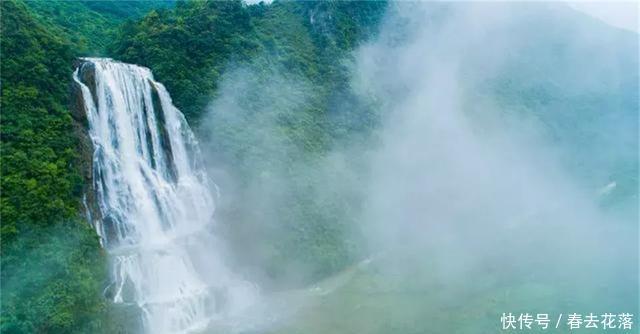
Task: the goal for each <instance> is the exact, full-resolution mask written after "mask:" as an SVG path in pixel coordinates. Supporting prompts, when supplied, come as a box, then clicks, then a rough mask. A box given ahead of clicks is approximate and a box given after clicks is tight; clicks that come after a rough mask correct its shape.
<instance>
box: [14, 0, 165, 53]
mask: <svg viewBox="0 0 640 334" xmlns="http://www.w3.org/2000/svg"><path fill="white" fill-rule="evenodd" d="M172 3H173V1H170V0H150V1H141V0H133V1H132V0H122V1H91V0H89V1H81V0H77V1H65V0H29V1H26V2H25V4H26V5H27V6H28V7H29V9H31V11H32V12H33V13H34V14H35V16H36V18H37V19H38V20H39V21H40V22H43V23H46V24H47V28H48V29H54V31H55V33H56V35H58V36H62V37H64V38H65V39H66V40H68V41H70V42H71V43H72V44H73V45H74V47H75V49H76V50H75V53H76V54H80V55H90V56H98V55H102V54H103V53H104V47H105V45H106V44H107V43H108V41H109V40H111V39H112V37H113V33H114V31H115V29H116V27H117V26H118V24H120V23H121V22H123V21H124V20H126V19H130V18H137V17H141V16H143V15H144V14H145V13H147V12H149V11H150V10H152V9H155V8H163V7H169V6H170V5H172Z"/></svg>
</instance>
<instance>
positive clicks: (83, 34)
mask: <svg viewBox="0 0 640 334" xmlns="http://www.w3.org/2000/svg"><path fill="white" fill-rule="evenodd" d="M78 6H79V3H75V2H47V3H45V2H28V3H26V4H25V3H23V2H21V1H14V0H7V1H2V2H1V9H2V23H1V34H2V38H1V41H0V51H1V56H2V62H1V68H0V70H1V73H0V78H1V81H2V93H1V97H0V109H1V112H2V115H1V117H2V119H1V120H2V128H1V129H0V130H1V131H0V140H1V141H0V143H1V151H2V154H1V155H0V163H1V168H2V169H1V171H2V182H1V183H0V192H1V195H0V201H1V206H0V214H1V217H2V227H1V238H2V244H1V253H2V260H1V261H2V262H1V265H2V272H1V284H2V297H1V298H2V315H1V325H0V326H1V327H0V330H1V331H2V332H3V333H72V332H82V333H89V332H90V333H99V332H106V333H114V332H116V329H115V326H116V324H115V322H113V321H109V319H110V314H111V312H113V310H111V309H110V306H109V305H108V303H107V302H106V300H105V299H104V297H103V296H102V295H101V292H102V289H103V286H104V284H105V282H106V272H105V271H106V263H105V260H106V258H105V256H104V254H103V252H102V250H101V248H100V245H99V243H98V239H97V236H96V234H95V232H94V231H93V229H92V228H91V227H90V226H89V225H88V224H87V222H86V221H84V220H82V219H80V218H78V216H79V213H80V210H81V204H80V202H81V196H82V191H83V186H84V180H83V179H82V177H81V173H80V170H79V168H80V167H79V166H81V165H82V164H81V161H80V159H83V158H86V157H81V156H80V155H79V154H78V151H79V142H78V138H77V136H76V134H77V132H76V130H75V128H74V123H73V120H72V117H71V114H70V112H69V108H68V104H69V82H70V79H71V73H72V71H73V67H72V63H73V59H74V57H76V56H77V52H79V51H78V50H87V44H86V43H85V42H83V41H88V40H91V37H92V36H95V37H100V36H103V35H100V34H99V33H98V31H100V30H102V29H105V28H106V27H105V25H106V24H107V23H108V22H107V21H104V20H103V19H102V18H101V16H99V15H98V16H94V15H93V14H91V13H89V12H87V11H86V10H84V11H81V9H82V8H80V7H78ZM30 8H35V9H37V10H40V15H35V14H34V13H33V12H31V9H30ZM45 9H46V11H45ZM43 15H44V16H46V17H47V19H44V17H43ZM74 15H78V16H76V18H81V19H79V20H74V19H73V17H74ZM93 19H95V21H92V20H93ZM64 22H66V23H68V24H69V25H64V24H63V23H64ZM91 22H93V23H92V24H93V26H88V25H87V24H89V23H91ZM54 23H56V24H58V23H60V25H54ZM74 24H78V25H77V26H76V25H74ZM109 24H110V23H109ZM98 43H101V42H100V41H98ZM95 45H98V44H95ZM95 45H94V46H95Z"/></svg>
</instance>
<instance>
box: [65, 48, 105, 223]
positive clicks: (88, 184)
mask: <svg viewBox="0 0 640 334" xmlns="http://www.w3.org/2000/svg"><path fill="white" fill-rule="evenodd" d="M73 65H74V66H73V67H74V68H75V69H77V70H78V72H79V73H78V77H79V79H80V80H81V81H82V82H83V83H84V84H85V85H87V87H89V90H90V91H91V94H92V95H93V98H94V101H97V97H96V93H95V87H96V83H95V65H94V64H92V63H90V62H87V61H85V60H82V59H76V60H75V61H74V64H73ZM70 85H71V88H70V90H71V91H70V99H69V100H70V103H69V110H70V111H71V117H72V118H73V131H74V135H75V136H76V137H77V138H78V155H79V159H78V163H79V166H78V167H79V170H80V174H81V176H82V179H83V189H82V193H83V205H84V210H83V211H84V212H82V214H83V216H84V218H85V219H86V220H87V221H88V222H89V223H90V224H91V225H92V226H94V227H95V222H96V220H99V219H101V213H100V210H99V208H98V203H97V200H96V197H95V192H94V188H93V182H94V180H93V150H94V148H93V143H92V142H91V138H90V137H89V120H88V119H87V110H86V107H85V103H84V97H83V96H82V88H81V87H80V85H79V84H78V83H77V82H76V81H75V80H73V79H72V80H71V84H70Z"/></svg>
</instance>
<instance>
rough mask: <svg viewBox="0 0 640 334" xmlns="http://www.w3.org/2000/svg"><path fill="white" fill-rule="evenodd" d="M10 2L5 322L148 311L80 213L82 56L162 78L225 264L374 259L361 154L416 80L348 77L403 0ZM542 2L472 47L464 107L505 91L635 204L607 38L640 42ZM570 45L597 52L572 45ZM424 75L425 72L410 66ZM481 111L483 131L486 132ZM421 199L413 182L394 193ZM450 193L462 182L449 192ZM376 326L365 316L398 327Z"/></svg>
mask: <svg viewBox="0 0 640 334" xmlns="http://www.w3.org/2000/svg"><path fill="white" fill-rule="evenodd" d="M0 6H1V7H0V10H1V12H0V15H1V30H0V35H1V38H0V59H1V61H0V64H1V66H0V80H1V81H0V82H1V85H2V86H1V90H2V91H1V97H0V112H1V114H0V120H1V128H0V145H1V146H0V153H1V154H0V166H1V176H2V180H1V183H0V210H1V211H0V215H1V235H0V237H1V248H0V251H1V254H0V256H1V277H0V282H1V291H2V292H1V318H0V332H2V333H7V334H8V333H131V332H136V328H138V327H139V326H140V324H139V323H138V322H139V320H138V319H137V314H136V311H134V310H132V308H131V307H129V306H127V305H121V304H114V303H113V302H111V301H110V300H109V299H108V298H106V296H105V295H106V294H107V292H106V291H109V290H108V289H109V285H110V281H109V280H110V278H109V270H108V268H109V256H108V253H107V251H105V250H104V249H103V248H102V247H101V244H100V240H99V237H98V235H97V234H96V232H95V230H94V228H93V227H92V226H91V225H90V224H89V223H88V219H87V215H88V209H87V204H86V202H87V193H88V192H89V191H91V182H92V181H91V177H92V176H91V163H92V162H91V154H92V148H90V147H88V146H87V140H88V139H87V135H86V128H87V124H86V116H83V115H78V114H75V113H74V108H75V107H74V106H75V105H76V104H77V103H78V101H75V100H74V99H73V94H72V92H73V86H72V73H73V71H74V69H75V67H76V66H77V64H78V59H79V58H81V57H109V58H113V59H115V60H118V61H122V62H126V63H131V64H136V65H139V66H144V67H148V68H149V69H151V70H152V72H153V76H154V78H155V80H157V81H158V82H160V83H162V84H163V85H164V86H166V89H167V91H168V92H169V93H170V95H171V98H172V100H173V104H175V106H176V107H177V108H178V109H180V111H181V112H182V113H183V114H184V115H185V117H186V119H187V121H188V123H189V124H190V126H191V128H192V129H193V130H194V132H195V135H196V137H197V138H198V141H199V143H200V150H201V151H202V155H203V156H204V161H203V163H204V164H205V165H206V166H207V167H208V169H209V170H210V174H212V179H213V180H214V181H215V182H216V183H218V185H219V186H220V188H221V199H220V201H219V203H217V207H216V220H217V221H218V222H219V225H217V226H216V229H217V230H216V233H217V234H218V235H219V236H220V238H221V239H223V240H225V247H227V250H228V252H229V253H230V254H232V255H229V257H228V258H229V261H230V262H231V263H232V266H237V267H243V268H249V269H246V270H245V271H243V274H245V275H246V276H249V277H259V278H260V281H261V285H262V286H261V289H263V290H265V291H280V290H285V289H298V288H302V287H306V286H309V285H310V284H314V282H319V281H322V280H324V279H327V278H329V277H332V275H335V274H336V273H341V272H343V271H344V270H345V269H346V270H350V269H349V268H352V267H353V266H354V265H355V264H357V263H360V262H361V261H363V260H364V259H367V258H369V256H370V255H371V251H370V248H371V240H368V239H367V235H366V234H367V232H366V231H365V232H363V229H367V226H369V225H366V224H363V223H362V221H363V220H366V219H365V218H363V217H369V218H370V216H368V215H363V213H362V212H363V211H367V210H369V209H370V207H369V206H368V205H371V203H372V202H371V201H368V197H370V196H368V195H367V193H368V192H370V191H375V189H374V187H373V186H371V187H369V183H368V180H369V179H370V178H372V177H373V175H377V174H375V173H376V170H372V168H371V167H370V166H369V165H368V162H369V161H371V159H372V156H373V157H375V156H374V155H373V154H374V153H373V152H374V151H375V150H376V149H379V148H380V147H382V148H384V147H386V146H385V142H384V140H385V139H384V138H386V137H385V133H384V131H383V129H384V126H383V125H384V124H385V122H389V119H391V120H395V119H394V118H389V117H391V116H390V115H392V114H391V112H390V111H389V109H390V108H389V105H393V103H396V102H397V101H396V99H397V100H403V97H404V96H405V95H403V94H404V93H403V91H405V90H406V91H409V90H410V88H409V87H408V86H410V84H408V85H406V86H402V84H398V85H396V84H397V83H395V82H393V83H392V84H389V86H388V87H387V86H384V85H383V84H382V83H380V87H377V88H379V91H378V92H382V93H381V94H378V95H375V94H373V93H372V92H371V91H367V90H363V89H361V87H360V86H359V85H358V82H357V81H354V80H353V78H354V77H356V76H357V75H359V74H360V73H358V72H357V70H356V68H357V66H356V63H362V62H366V61H369V60H370V59H369V58H366V56H362V53H358V52H359V50H361V48H362V47H363V46H367V45H369V43H372V42H373V41H376V40H377V39H378V38H380V36H383V37H384V38H383V40H384V41H385V42H386V43H388V45H391V46H390V47H389V48H390V49H389V50H395V49H394V48H396V47H397V48H398V49H399V48H400V47H399V45H403V44H402V43H407V41H410V38H409V37H406V36H405V35H402V34H400V33H397V34H387V35H384V34H383V33H382V29H383V28H386V29H391V28H389V27H390V26H391V27H393V29H397V30H394V31H400V32H403V31H405V30H406V31H409V30H411V29H414V28H413V27H414V25H417V24H419V23H420V22H418V23H416V22H413V21H411V20H410V19H407V18H406V17H405V16H403V15H406V16H407V17H408V14H407V13H405V12H402V11H401V10H399V9H398V8H397V7H396V5H395V4H393V3H388V2H387V1H279V0H275V1H273V2H270V3H264V2H259V3H255V4H247V3H245V2H243V1H240V0H233V1H184V0H176V1H172V0H155V1H91V0H87V1H80V0H78V1H52V0H3V1H0ZM440 10H441V9H438V10H435V11H434V12H433V13H430V14H429V15H428V16H427V17H428V18H429V21H428V22H427V23H425V24H426V26H427V27H431V26H433V27H436V26H437V25H438V24H439V22H441V17H444V16H445V15H446V13H447V11H448V9H445V10H442V11H440ZM531 12H532V13H534V12H535V11H531ZM535 13H537V12H535ZM393 15H396V16H393ZM439 15H442V16H439ZM563 15H564V14H563ZM389 16H391V17H392V18H393V19H397V18H398V17H399V18H400V19H397V21H398V22H401V24H398V25H397V26H396V25H392V24H390V22H391V23H393V22H396V21H394V20H392V19H388V17H389ZM550 17H552V18H550V19H548V22H544V23H545V24H546V26H545V29H548V31H553V32H554V34H548V33H547V30H544V29H541V30H540V31H538V30H536V29H525V28H522V26H517V27H519V28H517V29H522V31H520V30H517V29H514V31H516V32H517V33H519V34H520V35H518V38H517V39H515V40H509V43H513V45H516V47H514V48H513V49H509V50H508V52H505V53H504V54H507V56H504V57H505V58H506V60H504V63H503V64H501V67H500V69H499V70H496V71H494V72H491V76H488V77H485V76H483V75H484V74H483V73H485V72H483V71H485V70H486V68H488V67H490V66H491V65H490V64H489V62H485V61H484V60H486V59H489V58H491V57H492V55H490V54H491V52H492V51H491V48H499V47H500V46H499V45H497V44H498V43H496V45H490V46H489V47H486V48H484V47H478V48H477V49H475V51H474V54H473V56H474V57H476V58H473V59H472V60H469V61H465V62H464V63H463V64H462V65H461V66H460V69H459V71H460V73H461V74H460V75H461V77H464V78H474V82H476V81H477V82H479V84H478V86H477V87H480V88H477V87H476V86H473V87H472V88H470V87H471V86H464V87H463V89H466V91H465V94H467V95H465V97H466V98H465V99H461V102H460V104H461V105H463V106H464V108H466V109H465V110H468V111H469V117H470V119H472V120H476V119H477V120H478V123H482V122H481V120H480V119H481V116H479V115H481V114H480V113H479V112H477V111H478V110H480V109H481V108H482V107H483V106H484V104H483V103H485V102H486V101H487V99H488V96H491V99H492V104H493V105H497V106H500V107H503V108H504V109H505V110H509V111H507V112H505V114H506V116H505V114H499V116H497V117H498V118H500V117H506V118H508V117H511V116H512V115H513V114H518V113H522V114H524V115H527V117H528V118H527V120H534V121H535V124H542V125H543V129H544V130H543V131H541V133H542V135H544V136H547V137H548V138H550V142H551V144H552V146H553V147H554V150H555V151H553V154H558V156H560V158H558V161H559V165H561V166H563V168H566V169H567V170H570V171H571V172H572V175H574V176H575V179H576V180H577V181H576V184H579V185H580V186H579V188H580V189H581V191H582V190H584V189H587V190H588V191H589V192H594V190H593V189H596V188H598V187H601V186H602V185H606V184H612V182H614V183H613V184H614V185H617V187H616V188H615V189H614V190H613V191H612V193H611V195H609V197H607V198H604V199H598V202H597V203H596V204H597V206H598V207H599V208H600V209H602V210H603V211H604V212H607V214H608V213H613V214H615V215H617V216H618V215H619V216H624V217H636V215H637V208H636V207H637V205H636V204H637V203H635V202H637V196H638V191H637V172H638V161H637V132H638V129H637V122H635V123H634V120H636V118H637V112H634V108H636V109H637V102H638V90H637V88H638V84H637V73H636V74H635V75H634V74H633V71H632V70H628V69H633V68H636V69H637V67H638V63H637V59H632V58H633V57H623V56H615V57H614V56H611V54H612V53H615V54H617V55H619V54H624V55H629V54H631V53H632V52H634V51H633V50H634V47H636V49H637V41H631V42H630V40H633V38H629V36H627V35H626V34H625V33H620V32H618V31H617V30H616V31H614V30H609V29H608V28H604V27H603V26H602V23H600V22H595V21H594V20H593V19H590V18H586V17H584V18H583V17H578V16H576V18H574V17H573V16H570V17H571V19H567V20H560V19H557V18H556V17H554V16H550ZM558 17H560V15H559V16H558ZM385 18H387V21H386V20H385ZM527 18H528V17H526V18H525V19H523V20H522V22H524V23H523V25H525V24H526V22H527V21H526V20H527ZM538 23H539V22H538ZM536 24H537V23H536ZM563 27H569V28H567V29H564V28H563ZM581 29H584V30H585V31H587V32H589V33H593V35H594V36H597V37H594V38H596V39H597V38H601V39H602V40H606V41H612V42H611V43H610V44H608V45H610V46H611V45H612V47H613V48H615V49H614V50H615V51H607V50H604V49H603V48H599V47H596V46H594V45H596V44H597V40H596V42H594V43H591V42H589V43H587V42H585V43H584V44H579V41H578V42H575V38H574V37H573V36H574V35H572V34H574V33H575V31H582V30H581ZM434 31H438V30H436V28H434ZM443 34H445V32H443ZM436 35H437V34H436ZM407 36H408V35H407ZM490 40H491V39H490ZM567 41H574V42H575V43H574V42H571V43H574V44H571V43H569V42H567ZM442 43H445V42H442ZM607 43H609V42H607ZM547 45H552V47H549V48H547ZM475 47H477V46H475ZM366 50H368V49H366ZM578 51H579V52H584V53H590V54H591V56H592V58H591V59H582V60H580V61H576V58H575V57H573V56H572V55H573V53H572V52H578ZM616 52H617V53H616ZM394 55H395V54H394V53H393V52H392V51H389V53H383V54H382V55H376V56H378V58H376V59H375V60H376V61H380V62H381V64H383V65H382V66H380V68H377V69H376V70H379V72H380V73H382V74H383V75H389V76H392V74H393V73H391V74H389V73H387V72H385V71H393V69H394V68H396V67H395V66H396V63H399V62H400V61H401V60H402V59H401V58H397V59H394V58H393V57H394ZM370 58H371V59H373V58H375V57H370ZM587 58H588V57H587ZM425 59H427V58H426V57H425ZM599 59H606V61H607V62H605V63H602V64H604V65H602V67H606V66H608V68H610V69H612V70H611V71H609V72H606V71H603V72H602V73H598V74H597V76H598V79H597V80H594V82H595V81H597V82H596V83H594V84H593V85H590V83H591V81H590V80H592V77H589V76H588V75H587V74H584V71H585V69H587V68H591V67H592V66H593V67H595V66H594V65H593V63H596V62H598V61H599ZM371 61H373V60H371ZM404 61H407V62H410V60H407V59H404ZM414 61H415V60H414ZM424 61H425V62H427V61H428V60H424ZM488 64H489V65H488ZM385 66H388V67H385ZM600 67H601V66H598V68H600ZM401 70H406V71H408V72H410V70H407V69H404V68H401ZM376 73H377V72H376ZM403 74H405V75H408V74H406V73H403ZM476 78H481V79H476ZM423 79H424V78H421V77H419V75H416V79H415V80H416V82H418V81H420V80H423ZM424 80H426V79H424ZM365 81H366V79H365ZM469 81H471V80H469ZM368 84H370V85H373V84H375V83H368ZM362 85H363V86H366V84H362ZM612 87H613V88H612ZM385 94H387V95H389V96H391V95H393V98H389V99H386V100H385V97H387V95H385ZM407 96H408V97H410V96H409V95H407ZM389 101H391V102H389ZM602 110H608V112H607V113H603V112H602ZM636 111H637V110H636ZM532 122H533V121H532ZM397 123H400V124H403V123H402V121H401V120H400V121H397ZM489 123H490V122H487V123H486V124H485V123H482V124H483V125H487V127H486V128H482V129H481V130H479V131H480V132H482V131H486V132H487V133H490V132H491V131H493V130H492V129H493V128H491V126H492V124H489ZM487 129H488V130H487ZM603 129H606V131H605V130H603ZM611 133H618V134H619V135H617V136H612V135H611ZM442 140H443V141H444V139H442ZM612 148H615V149H612ZM634 149H635V151H634ZM519 153H520V152H517V153H514V155H513V156H510V159H512V160H517V159H518V154H519ZM403 154H407V155H409V156H410V155H411V154H412V153H403ZM469 155H472V154H471V153H470V154H469ZM438 163H439V162H437V161H436V162H431V161H429V166H431V164H433V165H434V166H436V167H438V166H439V165H438ZM454 169H455V168H454ZM509 175H510V174H509ZM505 177H506V176H505ZM455 181H456V182H459V183H461V184H475V183H474V182H472V181H471V180H467V179H464V178H460V179H456V180H455ZM390 188H392V187H390ZM372 189H373V190H372ZM377 190H380V189H377ZM392 190H393V189H391V190H390V191H392ZM382 191H383V192H384V191H386V189H384V188H383V189H382ZM443 193H444V194H445V195H443V196H447V195H448V194H447V193H446V189H445V190H443ZM419 196H421V195H420V193H408V194H406V197H402V200H401V201H400V202H403V203H409V202H411V201H413V200H415V198H417V197H419ZM496 196H498V195H496ZM458 200H459V198H458V197H456V196H453V195H451V197H447V201H446V203H447V204H448V203H452V202H456V201H458ZM479 201H481V200H479ZM634 201H635V202H634ZM452 205H453V204H452ZM630 207H631V208H632V209H629V210H631V211H628V208H630ZM514 210H515V209H514ZM620 212H624V213H620ZM629 212H631V213H629ZM523 215H525V214H523ZM479 216H481V215H479ZM530 216H531V217H533V218H526V219H544V218H545V216H544V215H542V214H540V215H537V216H536V215H535V214H531V215H530ZM393 217H395V218H394V219H401V218H398V217H402V215H398V216H393ZM523 219H525V218H523ZM371 220H375V218H372V219H371ZM616 228H618V227H616ZM518 231H520V230H518ZM559 233H561V232H559ZM470 238H471V239H472V240H475V237H474V236H471V237H470ZM478 238H480V237H478ZM409 239H411V238H410V237H408V238H407V240H409ZM445 239H446V238H445ZM443 240H444V239H443ZM505 244H509V245H511V244H510V243H508V242H506V243H505ZM532 244H534V243H533V242H532ZM374 246H375V245H374ZM407 247H408V246H407ZM421 247H422V246H421ZM536 247H538V246H536ZM381 253H382V252H381ZM567 253H570V252H569V251H568V252H567ZM376 256H378V255H377V254H376ZM433 266H434V267H437V265H436V264H433ZM416 268H417V267H416ZM437 270H438V269H434V271H437ZM416 271H419V274H420V275H424V274H425V272H427V271H428V270H424V271H423V269H416ZM416 277H422V276H419V275H418V276H416ZM444 279H445V280H446V278H444ZM363 281H364V283H363V284H364V285H366V284H369V285H374V283H371V282H372V281H369V278H364V279H363ZM409 281H411V280H409ZM487 284H488V283H487ZM527 288H529V286H527ZM536 288H537V286H534V287H533V288H531V289H534V290H535V289H536ZM390 289H391V290H390V291H393V289H392V288H390ZM540 289H541V290H542V288H540ZM544 291H546V290H544ZM634 291H636V292H637V287H636V290H634ZM408 294H410V292H409V293H408ZM349 296H351V295H349ZM385 296H386V295H385ZM354 298H355V297H354ZM385 298H387V297H381V299H382V300H385ZM389 298H393V297H389ZM465 298H466V297H465ZM469 298H471V297H469ZM496 298H497V297H496ZM370 303H374V301H370ZM496 303H497V302H496ZM340 304H341V302H336V305H338V306H336V310H339V309H340ZM329 305H330V304H329ZM358 305H360V304H358ZM365 305H366V303H365ZM358 307H359V306H358ZM365 307H366V306H365ZM469 307H471V306H469ZM335 312H338V311H335ZM354 312H356V311H354ZM376 312H378V311H377V309H376ZM380 312H381V313H384V312H382V311H380ZM354 314H357V313H354ZM345 317H348V315H346V314H345ZM496 319H499V318H496ZM313 321H315V320H313ZM319 322H321V321H319ZM381 328H382V329H380V328H378V329H377V330H378V331H372V333H373V332H376V333H377V332H380V331H382V332H385V331H386V332H387V333H395V332H396V331H395V330H396V329H397V328H394V327H392V326H389V327H381ZM402 328H405V327H402ZM420 328H425V327H420ZM292 332H296V331H292ZM400 332H403V331H402V330H401V331H400ZM404 332H407V333H409V332H410V331H404ZM462 332H464V331H462ZM301 333H302V332H301ZM398 333H399V332H398ZM465 333H466V332H465Z"/></svg>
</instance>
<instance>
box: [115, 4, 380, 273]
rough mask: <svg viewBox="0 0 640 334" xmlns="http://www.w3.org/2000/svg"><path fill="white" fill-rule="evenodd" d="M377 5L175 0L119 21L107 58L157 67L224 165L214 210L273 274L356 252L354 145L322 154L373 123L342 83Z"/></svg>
mask: <svg viewBox="0 0 640 334" xmlns="http://www.w3.org/2000/svg"><path fill="white" fill-rule="evenodd" d="M385 9H386V3H385V2H274V3H272V4H270V5H265V4H257V5H252V6H247V5H245V4H243V3H242V2H240V1H225V2H216V1H208V2H178V3H177V4H176V8H175V9H174V10H160V11H154V12H152V13H150V14H149V15H147V16H146V17H144V18H143V19H142V20H140V21H137V22H133V21H130V22H127V23H125V24H124V25H123V26H122V28H121V30H120V33H119V36H118V38H117V39H116V40H115V42H114V43H113V44H112V45H111V51H110V53H111V54H113V55H114V57H115V58H118V59H121V60H123V61H126V62H131V63H136V64H141V65H144V66H147V67H150V68H151V69H152V70H153V72H154V75H155V76H156V78H157V79H158V80H159V81H161V82H163V83H164V84H165V85H166V86H167V88H168V90H169V91H170V92H171V95H172V97H173V99H174V102H175V103H176V105H177V106H178V107H179V108H180V109H181V110H182V111H183V112H184V113H185V114H186V116H187V117H188V119H189V121H190V123H191V124H192V125H194V127H197V129H198V132H199V135H200V138H201V139H202V142H203V149H204V150H205V156H207V157H213V159H211V161H210V163H211V164H212V165H213V166H214V167H216V169H222V170H225V171H228V172H229V174H230V175H229V176H230V179H231V181H229V182H227V184H222V186H223V187H222V188H223V189H222V191H223V193H224V195H223V196H224V197H226V198H227V200H223V204H224V203H228V205H221V206H220V209H219V211H218V212H219V218H220V220H221V222H222V223H223V224H224V226H225V227H226V228H227V229H226V233H228V235H227V239H228V240H232V242H231V244H232V245H241V246H238V248H239V249H236V250H235V252H234V253H235V254H242V257H244V258H243V259H242V261H248V262H250V263H252V264H254V265H256V266H257V267H260V268H261V269H260V271H261V272H262V273H263V274H264V275H265V276H267V277H269V278H271V279H272V280H274V281H278V282H283V281H289V280H288V279H284V278H288V276H291V275H293V274H292V272H295V273H296V275H297V277H294V278H291V279H292V280H295V281H296V282H305V281H309V280H311V279H318V278H320V277H324V276H326V275H329V274H331V273H333V272H335V271H336V270H339V269H341V268H344V266H345V265H347V264H349V263H351V262H352V261H353V259H354V258H355V257H357V256H358V250H357V247H355V245H356V244H357V243H356V242H355V240H353V239H354V238H356V236H355V235H357V234H354V233H351V232H353V231H350V230H349V229H350V228H352V227H353V226H355V225H356V224H353V222H354V221H355V220H357V219H358V217H357V212H359V210H358V206H359V205H360V204H361V203H360V202H359V197H358V196H357V194H356V193H357V192H358V191H360V189H359V187H357V186H356V185H355V184H354V182H356V181H357V178H358V176H357V175H349V172H348V171H349V170H351V168H350V167H351V166H352V165H353V164H357V163H359V162H361V161H362V155H361V153H358V154H352V155H346V152H340V153H345V154H341V155H340V157H339V158H338V160H340V161H339V162H338V163H334V161H327V159H328V156H329V155H330V154H329V153H330V152H334V151H336V149H337V148H339V147H340V146H341V145H342V144H344V143H345V142H346V141H347V140H348V141H349V142H351V143H353V142H354V140H355V139H357V138H366V137H368V136H370V135H371V130H372V129H373V128H374V127H375V125H376V124H377V122H378V118H377V115H376V113H375V108H373V106H372V105H371V104H370V103H368V100H367V99H365V98H363V97H361V96H359V95H358V94H356V92H355V91H354V89H353V88H352V87H351V86H350V84H349V82H350V80H349V78H350V76H351V73H350V66H349V64H350V62H352V59H351V58H350V51H352V50H353V49H354V48H355V47H356V46H358V45H360V43H362V42H364V41H366V40H367V39H368V38H370V37H372V36H375V33H376V29H377V27H378V23H379V22H380V20H381V19H382V16H383V14H384V11H385ZM339 180H341V181H339ZM216 181H217V182H222V183H224V182H225V181H224V179H222V180H221V179H216ZM336 181H338V182H336ZM340 182H342V184H341V185H340V187H341V189H337V187H335V186H334V188H331V187H332V186H330V185H331V184H340ZM347 184H348V185H350V186H353V187H352V188H349V187H348V186H346V185H347ZM256 236H259V237H256ZM248 245H249V246H248ZM301 272H303V273H304V274H302V275H300V273H301Z"/></svg>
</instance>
